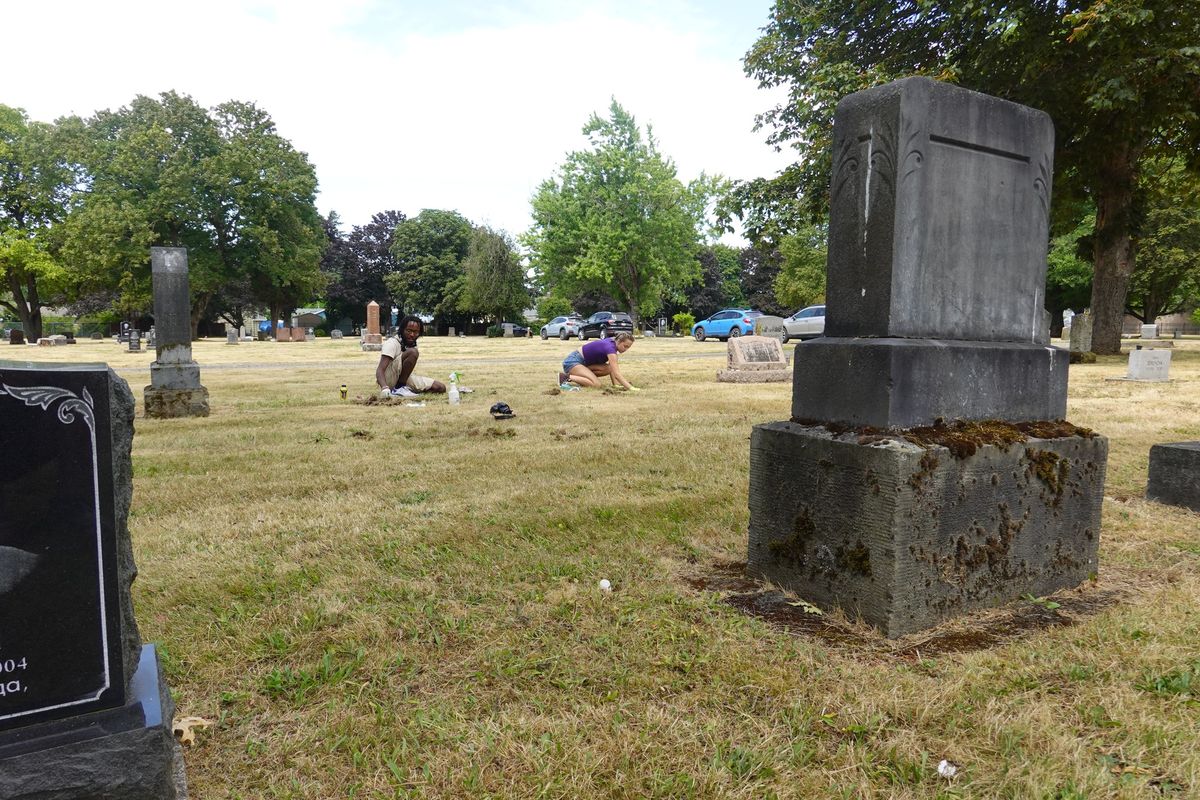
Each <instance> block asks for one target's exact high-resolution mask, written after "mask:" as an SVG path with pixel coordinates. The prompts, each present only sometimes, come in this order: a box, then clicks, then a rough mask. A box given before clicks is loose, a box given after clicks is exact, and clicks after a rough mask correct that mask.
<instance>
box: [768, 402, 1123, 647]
mask: <svg viewBox="0 0 1200 800" xmlns="http://www.w3.org/2000/svg"><path fill="white" fill-rule="evenodd" d="M870 439H871V441H870V442H869V443H866V440H864V443H862V444H860V443H859V436H858V435H857V434H854V433H849V434H841V435H834V434H832V433H830V432H829V431H828V430H827V429H825V428H824V427H811V426H804V425H797V424H795V423H792V422H772V423H768V424H765V425H758V426H755V428H754V430H753V433H752V435H751V440H750V531H749V553H748V557H747V563H748V567H749V570H750V572H751V573H752V574H754V575H756V576H759V577H764V578H768V579H770V580H771V581H773V582H775V583H777V584H778V585H780V586H782V587H785V588H787V589H790V590H792V591H795V592H796V593H797V594H798V595H800V596H801V597H803V598H804V599H805V600H807V601H809V602H811V603H813V604H815V605H817V606H819V607H821V608H824V609H835V608H839V609H842V610H843V611H844V612H845V613H846V614H847V615H848V616H849V617H851V618H858V619H861V620H863V621H865V622H867V623H869V624H871V625H873V626H875V627H877V628H879V629H880V630H881V631H882V632H883V633H884V634H885V635H887V636H891V637H894V636H902V635H904V634H908V633H912V632H914V631H919V630H922V629H925V628H929V627H932V626H934V625H937V624H938V623H940V622H943V621H945V620H948V619H951V618H953V617H956V616H959V615H961V614H964V613H966V612H969V611H973V610H978V609H983V608H989V607H993V606H998V605H1002V604H1004V603H1007V602H1010V601H1012V600H1016V599H1018V598H1020V597H1021V596H1022V595H1024V594H1033V595H1036V596H1042V595H1046V594H1050V593H1052V592H1054V591H1057V590H1059V589H1063V588H1067V587H1072V586H1077V585H1078V584H1080V583H1081V582H1083V581H1084V580H1086V579H1087V578H1088V577H1089V576H1090V575H1092V574H1094V573H1095V572H1096V570H1097V551H1098V548H1099V542H1100V505H1101V501H1102V499H1103V492H1104V472H1105V465H1106V462H1107V454H1108V441H1107V439H1105V438H1104V437H1101V436H1095V437H1092V438H1084V437H1080V436H1074V437H1067V438H1062V439H1030V440H1028V441H1026V442H1025V443H1023V444H1015V445H1012V446H1010V447H1008V448H1007V449H1003V448H1001V447H998V446H994V445H984V446H981V447H979V449H978V450H977V451H976V452H975V453H974V454H973V455H969V456H966V457H963V458H957V457H955V456H954V455H952V454H951V452H950V451H949V450H948V449H946V448H944V447H940V446H935V447H930V448H928V449H926V448H922V447H920V446H918V445H915V444H911V443H909V442H907V441H904V440H899V439H894V438H881V437H870Z"/></svg>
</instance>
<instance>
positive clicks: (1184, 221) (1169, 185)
mask: <svg viewBox="0 0 1200 800" xmlns="http://www.w3.org/2000/svg"><path fill="white" fill-rule="evenodd" d="M1140 189H1141V191H1140V192H1139V194H1140V195H1141V197H1142V207H1143V214H1142V216H1143V219H1142V221H1141V222H1140V223H1139V225H1138V228H1139V235H1138V237H1137V239H1136V244H1137V248H1136V253H1137V255H1136V261H1137V268H1136V269H1135V270H1134V273H1133V278H1132V281H1131V283H1130V291H1129V297H1128V311H1129V313H1131V314H1133V315H1134V316H1136V317H1137V318H1138V319H1140V320H1142V321H1143V322H1154V320H1155V319H1157V318H1158V317H1159V316H1161V315H1164V314H1175V313H1178V312H1180V311H1183V310H1184V309H1186V308H1191V307H1192V306H1193V305H1195V304H1196V303H1197V302H1200V180H1198V179H1197V177H1196V176H1195V175H1193V174H1191V173H1189V172H1187V171H1186V170H1185V169H1184V167H1183V164H1182V162H1181V161H1180V160H1179V159H1158V160H1155V161H1152V162H1150V163H1149V164H1147V167H1146V168H1145V169H1144V170H1143V171H1142V174H1141V181H1140Z"/></svg>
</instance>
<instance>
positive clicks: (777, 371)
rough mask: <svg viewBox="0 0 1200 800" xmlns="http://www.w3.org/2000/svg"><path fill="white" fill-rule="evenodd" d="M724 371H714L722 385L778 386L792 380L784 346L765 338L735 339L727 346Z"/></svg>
mask: <svg viewBox="0 0 1200 800" xmlns="http://www.w3.org/2000/svg"><path fill="white" fill-rule="evenodd" d="M727 348H728V349H727V351H726V356H725V359H726V362H725V369H722V370H718V371H717V380H718V381H720V382H722V383H781V382H784V381H789V380H791V379H792V373H791V371H790V370H789V369H788V364H787V359H786V358H785V357H784V355H783V345H782V344H781V343H780V341H779V339H777V338H773V337H766V336H737V337H732V338H730V339H729V341H728V343H727Z"/></svg>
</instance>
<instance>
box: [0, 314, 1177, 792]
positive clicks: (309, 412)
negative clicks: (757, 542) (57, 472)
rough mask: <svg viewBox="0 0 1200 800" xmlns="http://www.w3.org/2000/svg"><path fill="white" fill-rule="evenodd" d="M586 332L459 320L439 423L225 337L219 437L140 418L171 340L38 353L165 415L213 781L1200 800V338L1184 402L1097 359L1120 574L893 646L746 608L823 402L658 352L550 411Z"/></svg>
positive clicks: (140, 544)
mask: <svg viewBox="0 0 1200 800" xmlns="http://www.w3.org/2000/svg"><path fill="white" fill-rule="evenodd" d="M577 346H578V343H577V342H575V341H574V340H572V341H571V342H570V343H564V342H559V341H557V340H550V341H547V342H543V341H540V340H537V339H533V340H507V341H504V340H484V339H480V338H472V339H461V338H460V339H439V338H436V337H426V338H425V339H423V340H422V348H421V349H422V352H423V354H424V355H423V356H422V361H421V364H420V365H419V366H418V372H420V373H422V374H428V375H431V376H433V377H437V378H441V379H445V377H446V375H447V374H448V373H449V372H450V371H451V370H452V369H460V370H462V371H463V372H464V378H463V380H464V383H465V384H466V385H468V386H471V387H474V389H475V393H474V394H472V395H469V396H467V397H466V398H464V402H463V404H462V405H460V406H457V407H452V406H449V405H448V404H447V403H446V402H445V398H444V397H441V398H439V397H433V398H429V400H428V402H427V404H426V405H425V406H424V407H421V408H414V407H409V406H405V405H396V406H368V405H362V404H357V403H355V402H353V398H354V397H355V396H356V395H363V396H366V395H370V394H373V392H374V365H375V361H376V359H377V354H375V353H362V352H360V351H359V349H358V346H357V344H356V343H355V342H352V341H350V340H344V341H341V342H333V341H329V340H321V341H317V342H313V343H287V344H276V343H243V344H241V345H238V346H236V347H232V346H228V345H226V344H224V342H223V341H216V340H207V341H201V342H198V343H196V345H195V348H194V354H195V358H196V360H197V361H198V362H199V363H200V364H201V377H202V382H203V383H204V384H205V385H206V386H207V387H208V389H209V392H210V398H211V406H212V416H210V417H208V418H207V419H187V420H149V419H143V418H141V417H140V413H141V401H142V387H143V386H144V385H145V384H147V383H148V382H149V368H148V367H149V363H150V361H151V360H152V359H153V357H154V356H153V351H151V352H149V353H147V352H142V353H128V352H125V351H124V349H122V348H120V347H119V346H118V345H116V344H113V343H111V342H107V341H106V342H91V341H81V342H80V344H78V345H75V346H74V347H58V348H40V349H37V350H36V351H35V350H34V349H33V348H27V349H25V350H22V351H19V352H20V355H21V357H23V358H30V359H35V360H42V361H67V360H70V361H106V362H108V363H109V364H110V365H112V366H113V367H114V368H115V369H117V370H118V372H119V374H121V375H122V377H124V378H125V379H126V380H128V381H129V383H130V385H131V387H132V388H133V390H134V395H135V397H136V398H137V400H138V405H139V418H138V420H137V423H136V425H137V433H136V436H135V438H134V454H133V459H134V498H133V509H132V514H131V519H130V527H131V530H132V533H133V540H134V548H135V554H136V557H137V561H138V566H139V569H140V575H139V577H138V580H137V582H136V583H135V584H134V600H135V603H136V608H137V612H138V620H139V624H140V626H141V632H142V636H143V638H144V639H146V640H148V641H154V642H157V643H159V645H160V647H161V651H162V654H163V656H164V663H165V667H166V670H167V676H168V681H169V683H170V685H171V687H172V689H173V690H174V693H175V696H176V700H177V704H178V713H179V714H180V715H196V716H201V717H206V718H209V719H211V720H214V721H215V724H214V725H213V727H211V728H209V729H208V730H206V731H204V732H203V733H202V734H201V735H200V737H199V740H198V742H197V743H196V744H195V745H194V746H192V747H190V748H188V750H187V753H186V756H187V765H188V778H189V782H190V785H191V793H192V796H193V797H194V798H198V800H214V799H216V798H244V799H245V800H256V799H257V798H314V799H323V798H350V797H355V798H392V797H463V798H477V797H522V798H524V797H553V798H559V797H561V798H569V797H722V798H760V797H802V798H803V797H846V798H858V797H880V798H885V797H886V798H928V797H978V798H994V797H1006V798H1009V797H1011V798H1085V797H1086V798H1109V797H1121V798H1135V797H1156V796H1163V795H1166V796H1179V797H1188V796H1191V797H1195V796H1200V747H1197V730H1198V727H1200V645H1198V642H1200V514H1196V513H1194V512H1188V511H1184V510H1182V509H1177V508H1171V507H1168V506H1161V505H1157V504H1154V503H1150V502H1147V501H1146V500H1145V499H1144V491H1145V483H1146V469H1147V458H1148V451H1149V449H1150V446H1151V445H1152V444H1154V443H1157V442H1166V441H1180V440H1185V439H1200V342H1197V341H1188V342H1184V343H1182V345H1181V346H1180V347H1178V348H1176V350H1175V352H1174V363H1173V364H1172V366H1171V374H1172V378H1173V381H1172V382H1171V383H1170V384H1166V385H1164V384H1132V383H1118V382H1106V381H1105V380H1104V378H1106V377H1112V376H1119V375H1123V374H1124V371H1125V366H1124V359H1123V358H1101V359H1100V361H1099V363H1097V364H1093V365H1078V366H1073V367H1072V368H1071V388H1070V402H1069V419H1070V420H1071V421H1072V422H1074V423H1076V424H1078V425H1082V426H1085V427H1091V428H1094V429H1096V430H1097V431H1099V432H1100V433H1102V434H1104V435H1106V436H1108V437H1110V443H1111V451H1110V457H1109V464H1108V483H1107V488H1106V492H1105V493H1106V498H1105V503H1104V519H1103V531H1102V535H1101V545H1100V573H1099V576H1098V579H1097V580H1096V581H1095V582H1092V583H1089V584H1088V585H1085V586H1084V587H1081V588H1080V589H1079V590H1075V591H1071V592H1064V593H1060V596H1056V597H1055V598H1053V599H1052V600H1053V601H1041V602H1029V601H1022V602H1019V603H1017V604H1015V605H1014V606H1013V607H1011V608H1009V609H1006V610H1001V611H997V612H989V613H987V614H982V615H979V616H977V617H973V618H971V619H969V620H967V621H965V622H963V623H955V624H954V625H952V626H950V627H951V628H952V629H953V632H952V634H953V635H949V636H942V637H941V638H939V637H938V636H937V635H936V634H922V635H918V636H914V637H908V638H907V639H901V640H898V641H894V642H889V641H885V640H883V639H881V638H879V637H878V636H875V635H874V634H872V633H871V632H870V631H868V630H865V629H863V628H861V627H860V626H857V625H855V624H853V622H849V621H845V620H839V619H836V618H831V619H823V620H821V623H820V625H819V626H813V631H814V632H805V629H804V628H803V626H801V627H800V628H797V627H795V626H793V627H790V628H789V627H787V626H781V625H780V624H777V623H776V622H773V621H772V619H771V618H769V617H770V615H768V616H767V617H764V616H761V615H759V616H756V615H753V614H747V613H744V612H743V611H742V610H739V608H736V607H734V605H731V603H730V602H727V601H728V600H730V599H731V598H741V605H743V606H745V605H747V603H746V602H745V599H746V597H747V596H753V593H754V592H765V591H767V590H768V589H769V587H757V586H754V585H749V584H747V582H746V581H745V579H744V578H743V577H741V576H739V574H738V573H739V569H740V566H739V564H740V562H742V561H743V560H744V557H745V547H746V526H747V508H746V491H747V479H748V461H749V443H748V439H749V434H750V428H751V426H752V425H754V424H756V423H759V422H768V421H773V420H779V419H786V418H787V417H788V416H789V415H790V395H791V387H790V384H758V385H754V384H751V385H734V384H718V383H716V382H715V379H714V376H715V372H716V370H717V369H718V368H720V367H722V366H723V365H724V353H725V345H723V344H721V343H718V342H706V343H703V344H701V343H696V342H694V341H691V340H684V339H657V340H655V339H647V340H639V341H638V342H637V343H636V344H635V345H634V347H633V349H632V350H630V351H629V353H627V354H626V355H625V356H624V357H622V365H623V367H624V371H625V373H626V375H627V376H628V377H629V378H630V380H631V381H632V382H633V383H634V384H635V385H637V386H640V387H643V388H644V391H642V392H640V393H638V394H628V393H620V394H617V393H612V394H609V393H604V392H600V391H595V390H592V391H580V392H573V393H562V394H554V393H550V392H549V390H551V389H552V387H553V386H554V377H555V374H556V373H557V369H558V364H559V362H560V360H561V358H562V356H563V355H565V354H566V352H568V351H569V350H571V349H574V348H576V347H577ZM788 349H789V350H790V349H791V346H789V348H788ZM17 352H18V351H17V349H16V348H8V352H0V357H3V358H10V359H11V358H14V357H16V355H17ZM341 383H346V384H348V385H349V389H350V397H351V400H350V401H342V400H340V399H339V396H338V386H339V384H341ZM497 400H503V401H505V402H507V403H509V404H510V405H511V406H512V407H513V409H514V410H515V411H516V412H517V417H516V418H515V419H513V420H510V421H507V422H495V421H493V420H492V419H491V417H490V416H489V415H488V413H487V409H488V407H489V406H490V405H491V404H492V403H494V402H496V401H497ZM602 578H607V579H609V580H610V581H611V582H612V585H613V591H612V592H611V593H605V592H602V591H601V590H600V589H599V588H598V585H597V584H598V581H599V580H600V579H602ZM749 605H750V606H753V603H750V604H749ZM1056 605H1057V608H1055V607H1054V606H1056ZM797 613H798V614H799V615H800V616H803V612H797ZM834 617H836V615H834ZM955 642H956V643H957V645H955V644H953V643H955ZM942 759H949V760H951V761H953V762H955V763H956V764H958V765H959V772H958V775H957V777H955V778H954V779H953V780H947V779H945V778H943V777H940V776H939V775H938V771H937V765H938V763H939V761H941V760H942Z"/></svg>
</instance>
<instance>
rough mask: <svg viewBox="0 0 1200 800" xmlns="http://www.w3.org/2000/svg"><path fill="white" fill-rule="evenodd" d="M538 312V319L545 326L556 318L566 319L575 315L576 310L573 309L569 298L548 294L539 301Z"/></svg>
mask: <svg viewBox="0 0 1200 800" xmlns="http://www.w3.org/2000/svg"><path fill="white" fill-rule="evenodd" d="M537 312H538V319H540V320H541V321H542V324H545V323H547V322H549V321H550V320H552V319H554V318H555V317H565V316H566V315H568V314H571V313H573V312H574V309H573V308H572V307H571V301H570V300H568V299H567V298H565V297H560V296H558V295H554V294H548V295H545V296H544V297H539V298H538V299H537Z"/></svg>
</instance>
